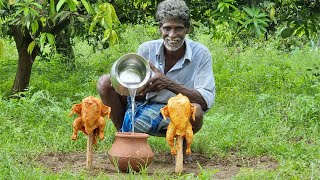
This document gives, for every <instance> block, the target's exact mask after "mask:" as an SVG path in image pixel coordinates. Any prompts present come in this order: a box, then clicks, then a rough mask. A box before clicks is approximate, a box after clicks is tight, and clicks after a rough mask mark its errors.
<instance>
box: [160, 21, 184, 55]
mask: <svg viewBox="0 0 320 180" xmlns="http://www.w3.org/2000/svg"><path fill="white" fill-rule="evenodd" d="M160 33H161V35H162V38H163V41H164V46H165V47H166V49H167V50H169V51H177V50H178V49H179V48H180V47H181V46H182V45H183V43H184V39H185V36H186V34H187V33H188V28H186V27H185V26H184V24H183V23H181V22H177V21H174V20H169V21H166V22H165V23H163V24H162V26H161V27H160Z"/></svg>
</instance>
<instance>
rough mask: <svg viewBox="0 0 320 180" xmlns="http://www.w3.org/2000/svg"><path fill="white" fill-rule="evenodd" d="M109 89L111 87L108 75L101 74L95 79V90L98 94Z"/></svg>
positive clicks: (104, 92)
mask: <svg viewBox="0 0 320 180" xmlns="http://www.w3.org/2000/svg"><path fill="white" fill-rule="evenodd" d="M110 89H112V86H111V80H110V75H109V74H105V75H102V76H101V77H100V78H99V79H98V81H97V90H98V92H99V94H100V95H102V94H106V93H107V92H108V91H110Z"/></svg>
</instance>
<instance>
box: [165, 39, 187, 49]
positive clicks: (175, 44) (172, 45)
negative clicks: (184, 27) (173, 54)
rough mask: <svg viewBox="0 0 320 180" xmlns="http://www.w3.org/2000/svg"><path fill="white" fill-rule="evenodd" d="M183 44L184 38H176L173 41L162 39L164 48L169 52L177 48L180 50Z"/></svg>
mask: <svg viewBox="0 0 320 180" xmlns="http://www.w3.org/2000/svg"><path fill="white" fill-rule="evenodd" d="M183 43H184V38H181V37H177V38H173V39H171V38H169V37H167V38H165V39H164V46H165V47H166V48H167V50H169V51H177V50H178V49H179V48H181V46H182V45H183Z"/></svg>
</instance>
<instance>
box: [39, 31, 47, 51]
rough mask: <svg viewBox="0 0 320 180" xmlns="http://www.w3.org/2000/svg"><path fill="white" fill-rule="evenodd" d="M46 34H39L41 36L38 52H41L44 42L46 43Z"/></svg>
mask: <svg viewBox="0 0 320 180" xmlns="http://www.w3.org/2000/svg"><path fill="white" fill-rule="evenodd" d="M46 34H47V33H41V34H40V50H41V51H42V50H43V47H44V43H45V41H46Z"/></svg>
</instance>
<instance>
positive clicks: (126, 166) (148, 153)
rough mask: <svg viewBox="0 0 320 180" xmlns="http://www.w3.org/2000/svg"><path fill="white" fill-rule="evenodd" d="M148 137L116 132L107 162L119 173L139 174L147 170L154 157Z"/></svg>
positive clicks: (139, 134) (146, 135)
mask: <svg viewBox="0 0 320 180" xmlns="http://www.w3.org/2000/svg"><path fill="white" fill-rule="evenodd" d="M148 137H149V135H148V134H145V133H132V132H117V133H116V138H115V141H114V143H113V144H112V146H111V149H110V150H109V152H108V156H109V160H110V161H111V163H112V164H113V165H114V166H115V167H117V168H118V169H119V170H120V171H121V172H129V171H130V170H133V171H136V172H139V171H140V170H142V169H144V168H147V167H148V166H149V165H150V164H151V163H152V162H153V157H154V153H153V152H152V149H151V148H150V146H149V144H148V141H147V139H148Z"/></svg>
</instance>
